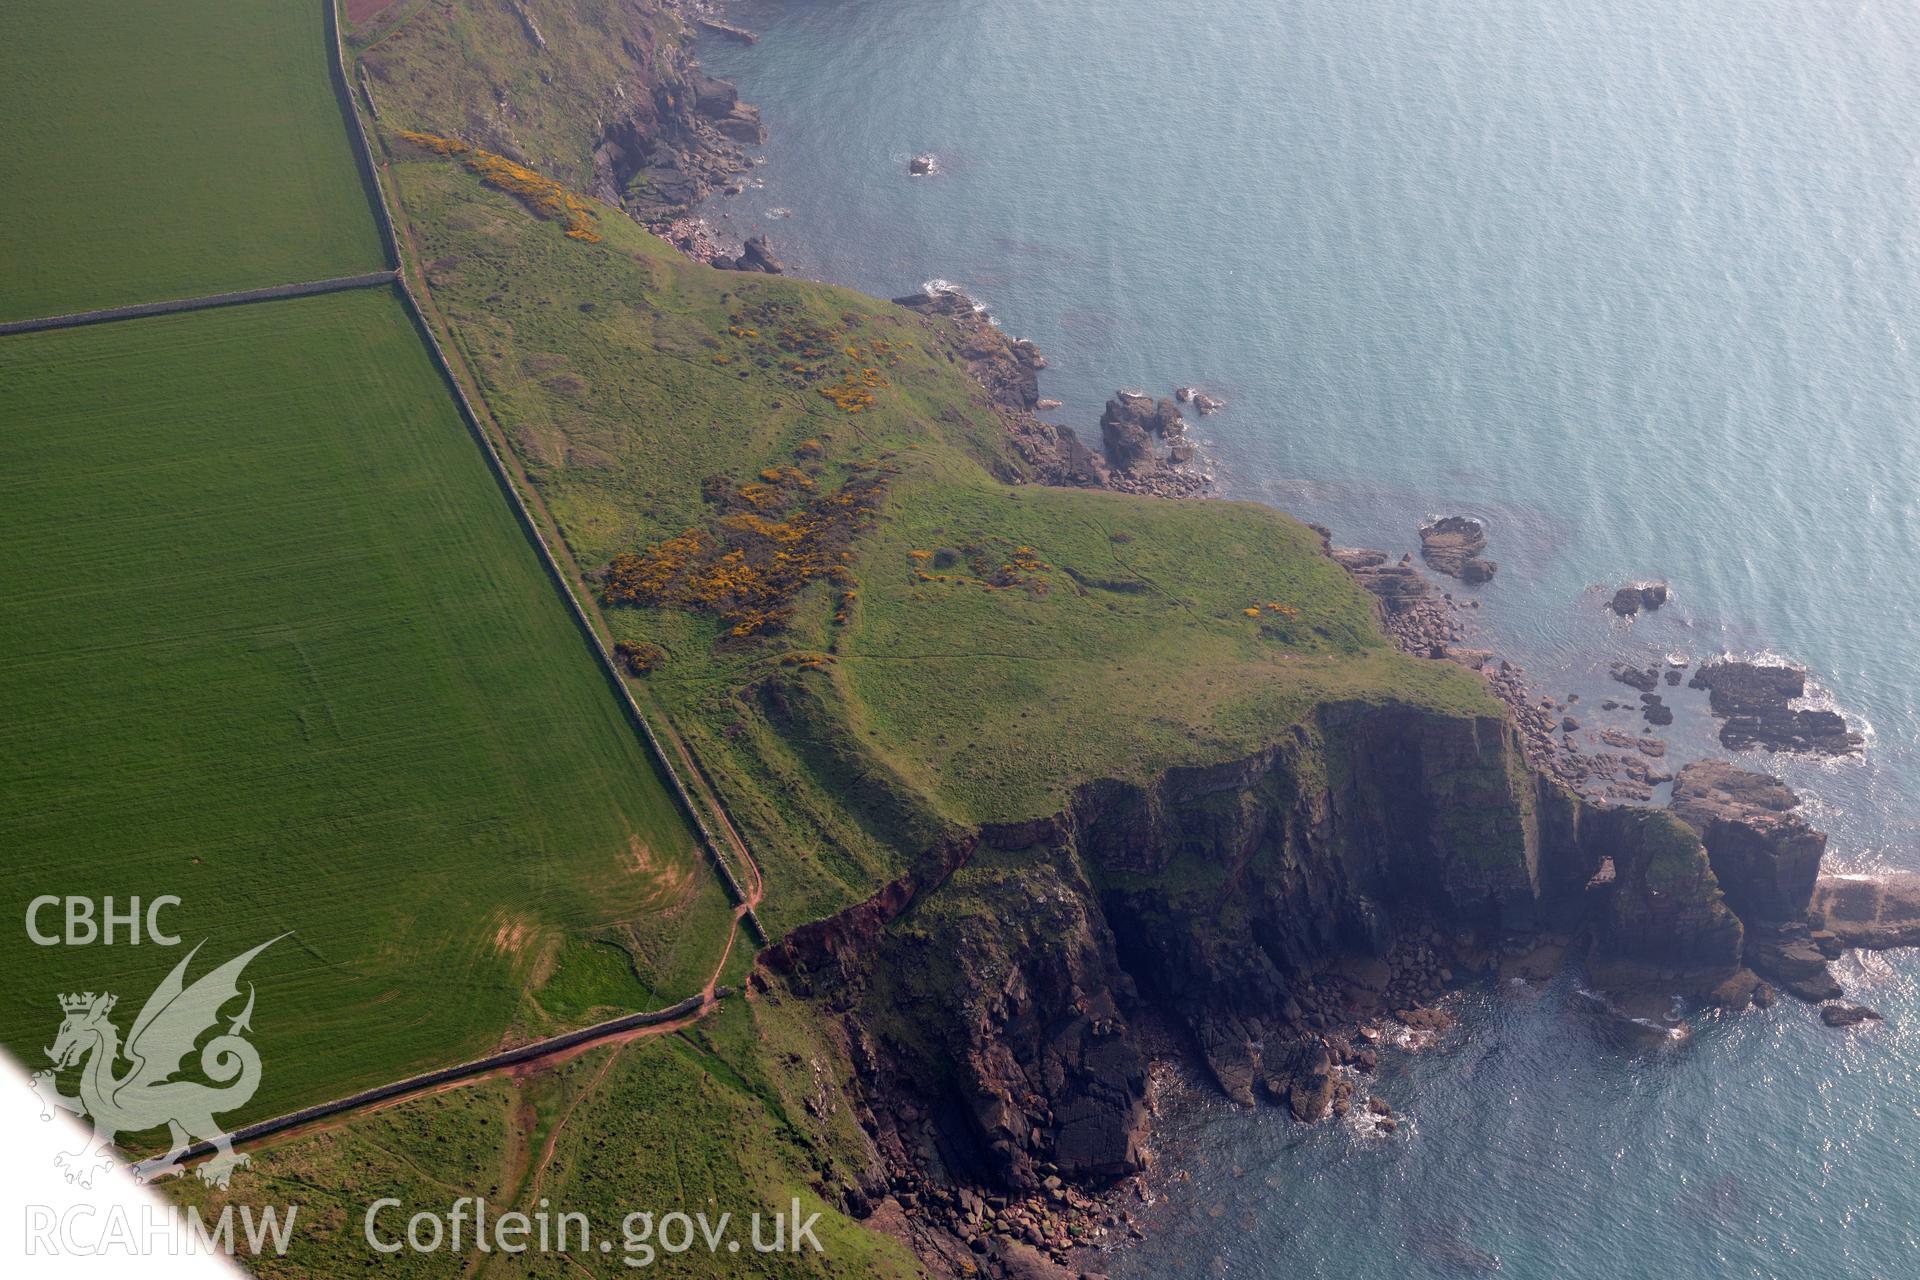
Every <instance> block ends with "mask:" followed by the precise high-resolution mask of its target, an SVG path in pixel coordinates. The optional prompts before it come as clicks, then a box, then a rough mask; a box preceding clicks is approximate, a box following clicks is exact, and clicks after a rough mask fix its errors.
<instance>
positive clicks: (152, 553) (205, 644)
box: [0, 290, 728, 1122]
mask: <svg viewBox="0 0 1920 1280" xmlns="http://www.w3.org/2000/svg"><path fill="white" fill-rule="evenodd" d="M0 505H3V506H4V509H5V511H6V517H5V519H4V520H0V563H3V564H4V565H5V566H6V571H5V581H6V596H7V603H6V608H5V609H4V610H0V706H4V707H5V708H6V709H7V714H6V716H5V718H4V720H0V850H4V852H5V856H4V859H0V885H3V886H4V896H3V898H0V904H3V905H4V911H5V913H6V918H7V919H8V920H9V921H11V922H12V923H11V924H10V926H9V927H8V928H6V929H5V930H0V964H3V965H4V968H5V969H6V971H7V972H8V973H9V974H10V975H11V976H12V980H11V981H9V982H8V983H7V984H6V988H5V992H4V994H0V1027H4V1028H5V1043H6V1046H7V1047H8V1048H10V1049H12V1050H14V1051H15V1052H16V1053H17V1054H19V1055H21V1056H22V1058H23V1060H25V1061H27V1062H28V1063H29V1065H33V1066H37V1065H40V1063H41V1058H42V1055H41V1053H40V1049H39V1047H40V1046H44V1045H46V1044H48V1043H50V1041H51V1039H52V1033H53V1029H54V1028H55V1027H56V1026H57V1025H58V1022H59V1019H60V1010H59V1007H58V1005H57V1004H56V1001H55V996H56V994H57V993H59V992H62V991H71V990H83V989H92V990H96V991H97V990H113V991H116V992H118V993H120V995H121V997H122V1005H121V1009H120V1017H119V1020H120V1025H121V1027H122V1028H123V1030H124V1028H126V1027H127V1026H128V1025H129V1024H130V1023H131V1021H132V1017H133V1013H134V1012H135V1010H137V1009H138V1007H139V1002H140V1001H141V1000H142V999H144V997H145V995H146V993H147V992H148V991H150V990H151V989H152V987H153V985H154V983H155V982H156V981H157V979H158V978H159V977H161V976H162V975H163V974H164V973H165V971H166V970H167V968H169V967H171V965H172V964H173V963H174V962H175V961H176V960H177V959H178V958H179V957H180V955H181V954H182V951H183V950H184V948H182V949H166V948H160V947H155V946H152V945H143V946H140V947H138V948H134V947H128V946H126V945H125V944H124V939H122V940H121V943H120V944H119V945H115V946H113V947H111V948H107V947H102V946H91V947H49V948H41V947H36V946H34V945H32V944H31V943H29V942H28V941H27V939H26V937H25V936H24V933H23V930H22V928H21V920H22V917H23V914H24V912H25V908H26V904H27V902H28V900H29V899H30V898H32V897H33V896H35V895H38V894H43V893H52V894H62V895H65V894H75V895H81V896H85V897H90V898H96V899H97V898H100V897H101V896H103V895H107V894H112V895H115V896H116V897H119V898H121V899H123V900H124V898H125V897H126V896H128V895H139V896H141V897H142V898H148V899H150V898H152V897H153V896H156V895H160V894H177V895H179V896H180V897H181V898H182V899H183V900H184V905H183V906H182V907H181V908H179V909H178V910H177V911H176V912H174V913H173V915H172V916H171V917H170V918H169V919H168V923H169V924H171V925H172V926H173V927H174V928H175V929H177V931H178V932H179V933H181V934H182V935H184V937H185V939H186V941H187V943H188V944H189V945H191V944H192V943H194V942H198V941H200V940H201V939H202V938H205V939H207V940H208V941H207V949H206V951H205V952H204V953H203V955H202V958H201V963H202V965H203V966H204V965H205V964H207V963H210V962H218V961H221V960H224V959H226V958H227V957H229V956H231V955H233V954H236V953H237V952H239V951H241V950H243V949H245V948H247V947H250V946H252V945H253V944H255V943H257V942H260V941H263V940H265V939H267V938H270V937H272V936H274V935H276V934H279V933H281V932H283V931H288V930H291V931H293V932H294V935H295V936H294V937H292V938H288V939H286V940H285V941H283V942H280V943H279V944H278V945H276V946H275V947H273V948H272V949H270V950H269V951H268V952H266V953H265V954H264V955H263V956H262V957H261V958H260V960H258V961H257V962H256V969H255V970H254V971H250V976H251V977H253V978H255V979H256V980H257V981H259V983H260V995H259V1004H258V1008H257V1009H256V1011H255V1016H254V1021H253V1025H254V1028H255V1043H256V1044H257V1045H258V1047H259V1049H260V1052H261V1055H262V1058H263V1060H264V1063H265V1068H266V1070H265V1078H264V1083H263V1085H262V1087H261V1090H260V1093H259V1095H258V1096H257V1097H256V1098H255V1100H254V1103H253V1105H252V1106H250V1107H248V1108H247V1110H246V1112H245V1113H244V1114H242V1115H240V1116H235V1117H230V1118H229V1122H238V1121H240V1120H244V1119H246V1118H250V1117H259V1116H263V1115H270V1114H275V1113H278V1112H280V1111H283V1110H286V1109H289V1108H290V1107H291V1106H293V1105H296V1104H300V1103H306V1102H312V1101H316V1100H320V1099H322V1098H326V1097H331V1096H336V1095H339V1094H342V1093H345V1092H348V1091H350V1090H352V1089H354V1088H358V1087H363V1086H366V1085H370V1084H374V1083H379V1082H384V1081H387V1080H391V1079H394V1078H397V1077H399V1076H401V1075H403V1074H406V1073H407V1072H409V1071H412V1070H416V1069H420V1068H425V1067H429V1066H433V1065H438V1064H443V1063H448V1062H453V1061H458V1060H461V1059H463V1058H467V1057H471V1056H475V1055H477V1054H480V1053H483V1052H485V1051H488V1050H490V1049H492V1048H494V1047H496V1046H497V1045H499V1044H500V1043H501V1041H502V1039H503V1037H505V1036H513V1037H516V1038H524V1037H526V1036H531V1035H535V1034H540V1033H545V1032H549V1031H552V1030H555V1029H557V1028H559V1027H560V1026H563V1025H578V1024H580V1023H582V1022H585V1021H590V1020H592V1019H593V1018H595V1017H598V1016H606V1015H607V1014H610V1013H612V1012H616V1011H625V1010H629V1009H640V1008H650V1007H656V1006H658V1005H661V1004H665V1003H668V1002H670V1001H673V1000H676V999H679V998H680V997H682V996H685V995H687V994H689V993H691V992H692V991H694V990H697V989H698V987H699V986H700V984H701V983H702V982H703V981H704V980H705V978H706V976H707V973H708V972H709V971H710V969H711V967H712V966H713V965H714V964H715V963H717V961H718V957H719V948H720V946H721V944H722V942H723V941H724V939H725V937H726V933H727V926H728V921H727V915H728V908H727V904H726V903H725V901H724V899H723V898H722V896H721V894H720V890H719V888H718V886H717V884H716V881H715V878H714V876H713V875H712V873H711V872H710V870H709V869H708V868H707V867H706V866H705V864H704V862H703V861H702V860H701V858H700V856H699V854H698V853H697V851H696V849H695V847H694V845H693V843H692V841H691V839H690V837H689V834H688V832H687V830H686V828H685V826H684V825H683V823H682V821H681V819H680V817H679V816H678V814H677V813H676V811H675V810H674V809H673V807H672V805H671V803H670V801H669V798H668V795H667V793H666V792H665V790H664V788H663V785H662V783H661V782H660V781H659V780H658V778H657V777H656V775H655V773H654V771H653V768H652V766H651V765H650V763H649V761H648V759H647V757H646V755H645V754H644V751H643V748H642V747H641V745H640V744H639V742H638V740H637V739H636V737H635V735H634V733H633V731H632V729H631V727H630V726H629V725H628V724H627V723H626V721H625V720H624V719H623V718H622V716H621V714H620V713H619V711H618V709H617V704H616V702H615V699H614V697H613V696H612V693H611V691H610V690H609V688H608V687H607V685H606V683H605V680H604V678H603V676H602V674H601V673H600V671H599V670H598V669H597V668H596V666H595V665H594V663H593V661H592V659H591V657H590V655H589V653H588V651H587V649H586V647H585V644H584V642H583V640H582V638H581V636H580V635H579V634H578V632H577V631H576V630H575V629H574V627H573V625H572V623H571V622H570V620H569V619H568V616H567V614H566V613H565V611H564V609H563V607H562V605H561V603H560V602H559V600H558V599H557V598H556V595H555V591H554V588H553V586H552V585H551V583H550V582H549V581H548V580H547V579H546V578H545V577H544V576H543V573H542V571H541V569H540V567H539V565H538V562H537V560H536V558H535V552H534V550H533V548H532V547H531V545H530V544H529V542H528V541H527V539H526V537H525V536H524V534H523V532H522V531H521V529H520V528H519V526H518V525H517V524H516V523H515V521H514V518H513V516H512V514H511V512H510V509H509V507H508V505H507V503H506V501H505V500H504V498H503V496H502V495H501V493H500V492H499V490H498V488H497V486H496V485H495V483H494V481H493V479H492V477H491V475H490V474H489V473H488V471H487V470H486V467H485V464H484V462H483V461H482V458H481V456H480V454H479V451H478V450H477V449H476V447H475V445H474V442H473V441H472V440H471V438H470V437H469V436H468V434H467V432H466V430H465V428H464V427H463V425H462V423H461V422H460V420H459V418H458V417H457V416H456V413H455V410H454V407H453V404H452V402H451V400H450V399H449V397H448V395H447V392H446V389H445V387H444V385H443V384H442V383H441V382H440V380H439V379H438V377H437V376H436V374H435V372H434V370H433V367H432V365H431V363H430V362H429V359H428V356H427V353H426V350H425V348H424V347H423V346H422V344H421V342H420V339H419V337H418V335H417V334H416V333H415V332H414V330H413V329H412V327H411V326H410V324H409V322H408V320H407V319H406V316H405V313H404V311H403V310H402V308H401V305H400V302H399V300H398V299H397V298H396V297H395V296H394V295H393V294H392V293H391V292H389V291H386V290H362V291H356V292H352V293H341V294H332V295H327V296H323V297H316V298H306V299H301V300H297V301H292V302H271V303H258V304H253V305H249V306H243V307H235V308H229V309H224V310H217V311H206V312H199V313H194V314H189V315H180V316H169V317H165V318H160V319H151V320H140V321H129V322H123V323H118V324H112V325H103V326H98V327H94V328H86V329H77V330H69V331H63V332H54V333H44V334H32V335H24V336H15V337H10V338H6V339H4V340H0ZM42 923H43V924H44V925H56V924H57V920H56V917H55V915H54V914H53V913H49V915H48V916H47V917H45V918H44V919H43V920H42Z"/></svg>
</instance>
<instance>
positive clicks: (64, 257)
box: [0, 0, 383, 320]
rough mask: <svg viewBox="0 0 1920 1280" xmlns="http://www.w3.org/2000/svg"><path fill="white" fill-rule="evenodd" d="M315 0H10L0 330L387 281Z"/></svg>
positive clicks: (1, 99) (2, 92)
mask: <svg viewBox="0 0 1920 1280" xmlns="http://www.w3.org/2000/svg"><path fill="white" fill-rule="evenodd" d="M322 3H323V0H246V2H245V3H233V2H231V0H10V2H9V3H8V5H7V11H6V25H5V36H4V38H0V119H4V120H5V121H6V128H5V129H4V131H0V132H3V133H4V139H3V140H0V171H4V172H5V174H6V180H5V181H4V182H0V226H4V227H6V229H7V234H6V254H5V263H4V269H0V320H20V319H26V318H30V317H36V316H46V315H54V314H59V313H64V312H71V311H86V310H91V309H95V308H101V307H114V306H124V305H128V304H131V303H137V302H154V301H159V300H163V299H170V298H183V297H190V296H196V295H200V294H207V293H220V292H225V291H228V290H234V289H250V288H259V287H262V286H266V285H274V284H287V283H292V282H296V281H302V280H317V279H322V278H325V277H330V276H343V275H353V274H356V273H358V272H362V271H373V270H377V269H379V268H380V267H381V265H383V263H382V251H381V247H380V240H379V237H378V234H377V233H376V231H375V227H374V222H373V218H372V215H371V212H370V209H369V207H368V203H367V196H366V193H365V191H364V189H363V187H362V184H361V181H360V177H359V174H358V172H357V171H356V169H355V167H354V163H353V157H352V153H351V151H349V149H348V142H347V134H346V130H345V127H344V123H345V122H344V120H343V119H342V117H341V114H340V109H339V106H338V105H337V103H336V101H335V98H334V95H333V91H332V89H331V87H330V84H329V81H328V78H327V62H328V59H329V58H331V57H332V51H331V50H330V49H329V48H328V47H327V42H326V39H325V36H324V31H323V26H322V21H323V11H322V9H321V4H322Z"/></svg>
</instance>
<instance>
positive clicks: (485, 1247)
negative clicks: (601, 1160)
mask: <svg viewBox="0 0 1920 1280" xmlns="http://www.w3.org/2000/svg"><path fill="white" fill-rule="evenodd" d="M819 1221H820V1214H818V1213H810V1214H807V1215H806V1216H805V1217H802V1216H801V1204H800V1200H799V1197H797V1196H796V1197H794V1199H793V1201H792V1204H791V1207H790V1209H783V1210H776V1211H775V1212H773V1213H771V1214H767V1213H761V1212H754V1213H752V1214H749V1215H746V1216H744V1217H737V1216H736V1215H734V1214H733V1213H730V1212H722V1213H717V1214H714V1215H713V1216H709V1215H708V1214H707V1213H706V1212H705V1211H704V1210H702V1211H700V1212H698V1213H691V1214H689V1213H682V1212H680V1211H678V1210H675V1211H673V1212H670V1213H662V1214H655V1213H653V1212H651V1211H649V1210H637V1211H635V1212H633V1213H629V1214H627V1215H626V1216H625V1217H623V1218H621V1220H620V1230H619V1232H618V1234H617V1235H614V1234H607V1233H597V1232H596V1231H595V1229H594V1225H593V1222H592V1220H591V1219H589V1218H588V1217H587V1215H586V1214H584V1213H577V1212H569V1211H562V1210H556V1209H553V1208H552V1207H551V1205H550V1204H549V1202H548V1201H546V1200H545V1199H542V1200H541V1201H540V1203H539V1206H538V1207H537V1208H536V1209H535V1210H534V1212H532V1213H522V1212H520V1211H519V1210H509V1211H507V1212H505V1213H496V1212H494V1211H493V1209H492V1207H491V1206H490V1205H488V1203H487V1202H486V1200H485V1199H484V1198H482V1197H478V1196H461V1197H460V1198H459V1199H457V1200H454V1201H453V1202H452V1203H451V1204H449V1205H448V1206H447V1207H446V1209H445V1210H444V1211H442V1210H432V1209H423V1210H420V1211H418V1212H415V1213H412V1214H408V1213H407V1212H406V1211H405V1206H404V1204H403V1203H402V1202H401V1201H400V1200H399V1199H397V1198H395V1197H393V1196H384V1197H382V1198H381V1199H378V1200H375V1201H374V1202H373V1203H372V1204H370V1205H368V1206H367V1212H366V1214H365V1216H364V1217H363V1218H362V1219H361V1230H362V1233H363V1234H364V1236H365V1237H366V1242H367V1244H368V1245H369V1246H370V1247H371V1248H372V1249H373V1250H374V1251H375V1252H376V1253H385V1254H394V1253H400V1252H402V1251H412V1252H414V1253H440V1252H449V1253H464V1252H467V1251H469V1250H471V1251H473V1252H477V1253H505V1254H519V1253H604V1254H612V1253H615V1252H618V1253H619V1254H620V1259H621V1261H622V1262H624V1263H626V1265H628V1266H630V1267H648V1266H652V1265H653V1264H654V1262H656V1261H657V1260H658V1259H659V1258H660V1257H661V1256H662V1255H668V1256H672V1255H676V1254H682V1253H689V1252H691V1251H693V1250H695V1249H704V1250H706V1252H708V1253H710V1254H716V1255H718V1254H738V1253H741V1252H742V1251H747V1250H750V1251H752V1252H754V1253H759V1254H774V1253H800V1252H802V1251H803V1250H811V1251H813V1252H814V1253H824V1252H825V1250H824V1249H823V1248H822V1247H821V1244H820V1238H819V1237H818V1236H817V1235H815V1234H814V1228H815V1227H816V1226H817V1225H818V1224H819Z"/></svg>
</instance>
